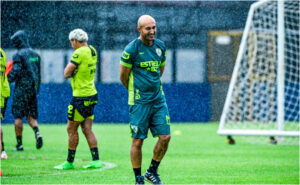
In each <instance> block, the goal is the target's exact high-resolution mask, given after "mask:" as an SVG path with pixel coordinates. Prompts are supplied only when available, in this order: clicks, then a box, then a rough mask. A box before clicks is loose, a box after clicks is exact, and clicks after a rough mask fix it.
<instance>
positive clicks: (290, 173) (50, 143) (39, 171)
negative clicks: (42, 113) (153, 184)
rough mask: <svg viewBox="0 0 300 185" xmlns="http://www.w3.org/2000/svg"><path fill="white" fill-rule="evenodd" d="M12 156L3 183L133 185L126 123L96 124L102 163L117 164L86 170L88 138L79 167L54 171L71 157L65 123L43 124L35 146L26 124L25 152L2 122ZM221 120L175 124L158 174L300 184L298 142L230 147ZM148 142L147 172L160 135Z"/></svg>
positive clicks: (189, 179)
mask: <svg viewBox="0 0 300 185" xmlns="http://www.w3.org/2000/svg"><path fill="white" fill-rule="evenodd" d="M2 127H3V131H4V142H5V150H6V152H7V154H8V159H7V160H2V161H1V170H2V173H3V176H2V178H1V184H134V175H133V171H132V168H131V162H130V157H129V150H130V144H131V139H130V137H129V126H128V125H127V124H94V126H93V129H94V132H95V134H96V136H97V138H98V142H99V152H100V158H101V160H102V161H105V162H107V164H115V165H116V167H114V168H111V169H106V170H103V171H96V170H85V169H83V168H82V166H83V165H85V164H87V163H88V162H89V161H90V160H91V154H90V151H89V148H88V145H87V142H86V140H85V138H84V136H83V135H82V134H81V133H80V142H79V146H78V149H77V152H76V159H75V170H68V171H59V170H55V169H53V166H55V165H58V164H60V163H62V162H64V161H65V160H66V157H67V140H68V138H67V132H66V125H65V124H60V125H50V124H49V125H48V124H42V125H40V131H41V133H42V135H43V137H44V146H43V148H42V149H41V150H37V149H36V148H35V140H34V135H33V131H32V129H31V128H30V127H29V126H28V125H27V124H25V125H24V133H23V146H24V151H23V152H15V151H13V147H14V146H15V144H16V139H15V134H14V127H13V125H11V124H9V125H2ZM217 128H218V125H217V124H197V123H189V124H172V127H171V129H172V139H171V143H170V146H169V150H168V152H167V155H166V156H165V158H164V160H163V161H162V162H161V165H160V168H159V174H160V175H161V179H162V180H163V182H164V183H165V184H299V146H298V145H292V146H291V145H270V144H251V143H247V142H245V141H243V140H241V141H237V144H236V145H227V144H226V137H225V136H219V135H217V134H216V130H217ZM148 136H149V138H148V139H146V140H145V142H144V146H143V165H142V171H143V173H144V172H145V170H146V169H147V168H148V166H149V164H150V161H151V156H152V150H153V146H154V144H155V142H156V138H152V136H151V134H149V135H148Z"/></svg>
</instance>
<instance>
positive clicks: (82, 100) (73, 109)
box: [68, 94, 98, 122]
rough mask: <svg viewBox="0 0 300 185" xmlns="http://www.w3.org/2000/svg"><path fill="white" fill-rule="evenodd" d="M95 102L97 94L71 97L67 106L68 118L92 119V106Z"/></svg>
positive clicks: (71, 119)
mask: <svg viewBox="0 0 300 185" xmlns="http://www.w3.org/2000/svg"><path fill="white" fill-rule="evenodd" d="M97 103H98V95H97V94H96V95H93V96H89V97H73V98H72V100H71V102H70V104H69V106H68V120H70V121H78V122H82V121H84V120H85V119H86V118H90V119H94V108H95V105H96V104H97Z"/></svg>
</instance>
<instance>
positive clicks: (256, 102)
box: [218, 0, 300, 137]
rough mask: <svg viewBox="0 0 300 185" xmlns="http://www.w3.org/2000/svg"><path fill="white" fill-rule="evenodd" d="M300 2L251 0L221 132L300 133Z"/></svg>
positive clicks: (285, 134) (275, 134)
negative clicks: (257, 0) (255, 0)
mask: <svg viewBox="0 0 300 185" xmlns="http://www.w3.org/2000/svg"><path fill="white" fill-rule="evenodd" d="M299 24H300V5H299V1H291V0H278V1H269V0H262V1H259V2H256V3H254V4H252V5H251V7H250V10H249V13H248V17H247V22H246V26H245V29H244V32H243V36H242V40H241V44H240V48H239V52H238V55H237V59H236V63H235V66H234V70H233V74H232V78H231V81H230V85H229V89H228V93H227V96H226V101H225V105H224V108H223V112H222V115H221V119H220V125H219V129H218V134H221V135H253V136H255V135H257V136H296V137H299V136H300V132H299V120H300V105H299V102H300V101H299V99H300V90H299V89H300V87H299V86H300V85H299V84H300V70H299V64H300V54H299V53H300V48H299V45H300V39H299V37H300V26H299Z"/></svg>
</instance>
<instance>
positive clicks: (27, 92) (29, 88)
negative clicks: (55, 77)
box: [8, 30, 43, 151]
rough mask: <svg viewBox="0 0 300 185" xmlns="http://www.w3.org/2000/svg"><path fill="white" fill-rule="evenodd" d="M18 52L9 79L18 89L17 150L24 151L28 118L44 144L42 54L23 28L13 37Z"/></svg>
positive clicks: (15, 104) (14, 109)
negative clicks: (39, 103) (40, 120)
mask: <svg viewBox="0 0 300 185" xmlns="http://www.w3.org/2000/svg"><path fill="white" fill-rule="evenodd" d="M10 39H11V41H12V43H13V45H14V46H15V47H16V48H17V50H18V51H17V53H16V54H14V55H13V67H12V70H11V71H10V72H9V74H8V81H9V82H15V90H14V95H13V103H12V114H13V116H14V118H15V121H14V124H15V132H16V138H17V146H16V147H15V150H16V151H22V150H24V149H23V145H22V131H23V121H22V119H23V118H24V117H26V119H27V121H28V123H29V125H30V126H31V127H32V129H33V130H34V133H35V138H36V148H37V149H40V148H41V147H42V145H43V140H42V136H41V134H40V132H39V129H38V122H37V118H38V107H37V94H38V92H39V88H40V82H41V71H40V61H41V59H40V56H39V55H38V54H37V53H36V52H35V51H34V50H33V49H32V48H31V47H30V45H29V42H28V35H27V34H26V32H25V31H23V30H20V31H17V32H16V33H14V34H13V36H11V38H10Z"/></svg>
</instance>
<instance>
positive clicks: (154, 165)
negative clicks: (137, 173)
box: [149, 159, 160, 173]
mask: <svg viewBox="0 0 300 185" xmlns="http://www.w3.org/2000/svg"><path fill="white" fill-rule="evenodd" d="M159 163H160V161H155V160H153V159H152V161H151V165H150V167H149V171H150V172H153V173H157V168H158V166H159Z"/></svg>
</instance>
